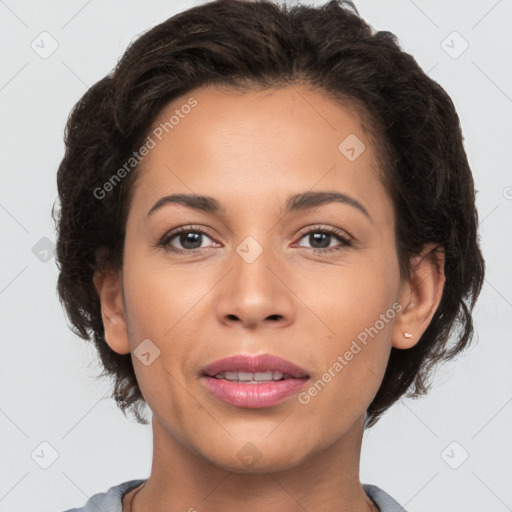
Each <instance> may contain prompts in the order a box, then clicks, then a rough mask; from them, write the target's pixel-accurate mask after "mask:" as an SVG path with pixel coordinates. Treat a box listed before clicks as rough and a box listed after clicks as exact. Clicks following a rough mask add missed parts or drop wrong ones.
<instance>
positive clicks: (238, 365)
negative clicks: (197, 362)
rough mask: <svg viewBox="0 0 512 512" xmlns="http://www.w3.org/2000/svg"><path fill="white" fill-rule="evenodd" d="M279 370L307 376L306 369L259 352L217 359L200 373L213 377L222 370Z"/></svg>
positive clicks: (295, 375)
mask: <svg viewBox="0 0 512 512" xmlns="http://www.w3.org/2000/svg"><path fill="white" fill-rule="evenodd" d="M269 371H273V372H281V373H287V374H288V375H290V376H292V377H295V378H296V379H301V378H303V377H309V375H308V374H307V372H306V370H304V369H303V368H300V367H298V366H296V365H295V364H293V363H291V362H290V361H287V360H286V359H283V358H282V357H278V356H273V355H272V354H260V355H257V356H247V355H243V354H237V355H236V356H230V357H225V358H224V359H218V360H217V361H214V362H213V363H210V364H209V365H208V366H205V367H204V368H203V369H202V370H201V374H202V375H207V376H210V377H215V375H217V374H218V373H224V372H251V373H255V372H269Z"/></svg>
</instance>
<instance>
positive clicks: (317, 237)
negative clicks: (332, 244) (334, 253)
mask: <svg viewBox="0 0 512 512" xmlns="http://www.w3.org/2000/svg"><path fill="white" fill-rule="evenodd" d="M311 237H312V238H311ZM329 237H330V235H326V234H325V233H313V234H311V235H310V243H311V240H314V243H311V246H312V247H315V244H316V243H318V242H319V241H320V242H325V241H326V240H327V245H325V244H323V245H321V247H318V246H316V247H315V248H317V249H318V248H319V249H325V248H327V247H329V240H328V238H329Z"/></svg>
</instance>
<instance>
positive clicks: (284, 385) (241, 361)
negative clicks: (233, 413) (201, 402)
mask: <svg viewBox="0 0 512 512" xmlns="http://www.w3.org/2000/svg"><path fill="white" fill-rule="evenodd" d="M229 371H231V372H251V373H255V372H267V371H277V372H281V373H286V374H287V375H289V376H290V377H293V378H287V379H285V380H279V381H273V382H261V383H259V384H250V383H240V382H231V381H228V380H226V379H217V378H215V375H217V374H219V373H223V372H229ZM308 379H309V375H308V374H307V373H306V371H305V370H303V369H302V368H299V367H298V366H296V365H294V364H293V363H291V362H290V361H287V360H285V359H282V358H280V357H277V356H272V355H270V354H261V355H259V356H256V357H252V356H245V355H241V354H240V355H236V356H232V357H226V358H224V359H219V360H218V361H214V362H213V363H211V364H209V365H208V366H206V367H205V368H203V370H202V378H201V380H202V382H203V383H204V384H205V386H206V387H207V388H208V389H209V390H210V391H211V392H212V393H213V394H214V395H215V396H216V397H217V398H219V399H220V400H222V401H224V402H226V403H228V404H230V405H234V406H237V407H247V408H253V409H255V408H260V407H270V406H273V405H277V404H278V403H280V402H282V401H284V400H286V399H287V398H288V397H289V396H291V395H293V394H295V393H297V392H298V391H299V390H300V389H301V388H302V387H303V386H304V384H305V383H306V381H307V380H308Z"/></svg>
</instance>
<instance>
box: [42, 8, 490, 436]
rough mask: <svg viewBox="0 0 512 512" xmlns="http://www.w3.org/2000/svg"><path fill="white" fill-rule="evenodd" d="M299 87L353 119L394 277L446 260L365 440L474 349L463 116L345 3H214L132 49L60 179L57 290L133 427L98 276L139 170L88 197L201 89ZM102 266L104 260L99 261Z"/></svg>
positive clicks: (79, 108) (114, 260)
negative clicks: (414, 264) (377, 177)
mask: <svg viewBox="0 0 512 512" xmlns="http://www.w3.org/2000/svg"><path fill="white" fill-rule="evenodd" d="M294 83H303V84H307V85H308V86H311V87H312V88H314V89H315V90H317V91H318V92H320V93H322V94H326V95H327V96H328V97H329V98H332V99H333V100H338V101H340V103H341V104H342V105H345V106H347V105H351V106H353V107H355V108H356V109H357V112H358V113H359V114H360V117H361V119H362V121H363V123H364V126H365V128H366V129H367V131H368V132H369V134H370V136H371V140H372V141H373V142H374V144H375V148H376V151H377V155H378V157H379V161H380V164H381V165H380V171H381V173H382V180H383V183H384V185H385V187H386V190H387V192H388V193H389V195H390V197H391V199H392V201H393V205H394V213H395V220H396V222H395V229H396V232H395V236H396V250H397V257H398V261H399V265H400V272H401V275H402V276H407V275H409V272H410V266H409V265H410V259H411V258H412V257H413V256H415V255H417V254H419V253H420V251H421V248H422V247H423V246H424V244H426V243H429V242H435V243H436V244H438V247H439V249H440V250H442V251H443V252H444V255H445V276H446V281H445V286H444V291H443V295H442V298H441V302H440V304H439V307H438V308H437V310H436V312H435V314H434V316H433V318H432V321H431V322H430V324H429V326H428V327H427V329H426V330H425V332H424V334H423V336H422V337H421V339H420V340H419V342H418V343H417V344H416V345H414V346H413V347H412V348H409V349H406V350H404V349H396V348H392V349H391V353H390V357H389V361H388V364H387V367H386V371H385V374H384V377H383V381H382V383H381V386H380V388H379V390H378V392H377V394H376V395H375V397H374V399H373V400H372V402H371V404H370V406H369V407H368V409H367V415H366V422H365V427H366V428H368V427H371V426H372V425H374V424H375V423H376V422H377V421H378V419H379V418H380V416H381V415H382V413H383V412H384V411H386V410H387V409H388V408H389V407H390V406H391V405H392V404H393V403H395V402H396V401H397V400H398V399H399V398H400V397H402V395H405V396H408V397H416V396H420V395H422V394H425V393H426V392H427V391H428V389H429V387H430V384H431V377H432V375H433V370H434V369H435V368H436V367H437V365H438V363H440V362H442V361H447V360H449V359H452V358H454V357H455V356H456V355H457V354H459V353H460V352H461V351H462V350H463V349H465V348H466V346H467V345H468V344H469V342H470V341H471V340H472V338H473V334H474V329H473V322H472V310H473V308H474V305H475V302H476V300H477V297H478V295H479V293H480V290H481V287H482V283H483V279H484V269H485V264H484V260H483V257H482V254H481V252H480V248H479V239H478V232H477V230H478V214H477V211H476V207H475V190H474V182H473V177H472V174H471V169H470V167H469V164H468V160H467V156H466V153H465V150H464V146H463V136H462V132H461V127H460V122H459V117H458V115H457V113H456V110H455V107H454V105H453V102H452V101H451V99H450V97H449V96H448V94H447V93H446V92H445V91H444V90H443V88H442V87H441V86H440V85H439V84H438V83H437V82H435V81H434V80H432V79H431V78H429V76H428V75H427V74H426V73H425V72H424V71H423V70H422V69H421V68H420V66H419V65H418V64H417V62H416V61H415V59H414V58H413V57H412V56H411V55H409V54H407V53H406V52H404V51H403V50H402V49H401V48H400V46H399V43H398V41H397V38H396V36H395V35H394V34H392V33H390V32H387V31H375V30H373V29H372V28H371V27H370V26H369V25H368V24H367V23H366V22H365V21H364V20H363V19H362V18H361V17H360V16H359V13H358V11H357V9H356V8H355V6H354V5H353V4H352V3H351V2H342V1H341V0H336V1H335V0H333V1H330V2H328V3H326V4H325V5H323V6H320V7H312V6H304V5H296V6H287V5H278V4H276V3H274V2H271V1H270V0H259V1H247V0H246V1H243V0H216V1H212V2H209V3H205V4H203V5H199V6H196V7H193V8H191V9H188V10H186V11H183V12H180V13H178V14H176V15H175V16H172V17H171V18H169V19H168V20H166V21H164V22H163V23H161V24H159V25H157V26H155V27H153V28H152V29H150V30H149V31H147V32H145V33H144V34H142V35H141V36H139V37H138V38H137V39H136V40H135V41H133V42H132V43H131V44H130V46H129V47H128V48H127V50H126V51H125V53H124V55H123V56H122V58H121V59H120V60H119V62H118V63H117V65H116V66H115V68H114V69H113V71H112V72H111V73H109V74H108V75H107V76H105V77H104V78H102V79H101V80H99V81H98V82H97V83H95V84H94V85H93V86H92V87H91V88H90V89H88V90H87V92H86V93H85V94H84V95H83V97H82V98H81V99H80V100H79V101H78V102H77V104H76V105H75V106H74V108H73V110H72V112H71V113H70V116H69V118H68V121H67V125H66V129H65V137H64V138H65V154H64V157H63V159H62V162H61V163H60V166H59V168H58V173H57V185H58V194H59V202H60V208H59V210H58V212H56V211H55V205H54V208H53V210H52V215H53V218H54V220H55V222H56V225H57V235H58V236H57V248H56V259H57V264H58V266H59V277H58V283H57V291H58V294H59V298H60V301H61V303H62V304H63V306H64V307H65V310H66V312H67V316H68V318H69V320H70V322H71V324H72V325H71V326H70V328H71V329H72V330H73V332H74V333H75V334H77V335H78V336H80V337H81V338H83V339H86V340H91V341H93V342H94V344H95V346H96V348H97V350H98V353H99V356H100V359H101V362H102V366H103V372H102V375H101V376H110V377H113V378H114V379H115V387H114V389H113V392H112V397H113V398H114V399H115V401H116V403H117V405H118V406H119V407H120V408H121V410H122V411H123V413H124V414H126V411H127V410H131V411H132V412H133V413H134V415H135V417H136V419H137V421H138V422H139V423H143V424H148V421H147V420H146V419H145V418H144V417H143V416H142V415H141V413H140V408H141V407H142V406H143V405H144V404H145V400H144V398H143V396H142V393H141V390H140V388H139V385H138V382H137V379H136V376H135V373H134V369H133V365H132V360H131V355H130V354H118V353H116V352H114V351H113V350H112V349H110V347H109V346H108V345H107V343H106V341H105V333H104V326H103V322H102V317H101V306H100V300H99V297H98V294H97V291H96V289H95V287H94V284H93V275H94V272H95V271H96V270H99V269H102V268H107V267H109V268H114V269H120V268H121V267H122V264H123V247H124V237H125V225H126V219H127V213H128V210H129V207H130V202H131V197H132V192H133V188H134V187H133V184H134V181H135V179H136V176H137V174H138V173H137V171H138V169H137V167H135V168H134V169H133V171H131V172H130V173H129V174H128V175H127V176H126V177H125V178H124V179H123V180H122V182H121V183H119V185H118V186H116V187H113V190H112V191H110V192H109V193H108V194H105V195H104V196H105V197H103V198H102V199H101V200H99V199H98V198H97V197H96V196H97V194H95V193H94V191H95V190H97V189H98V187H100V186H101V185H102V184H104V183H106V182H107V181H108V180H109V178H111V176H112V175H113V173H114V171H115V170H116V169H119V168H120V167H121V166H122V165H123V163H125V162H126V161H127V160H128V159H129V158H130V157H131V155H132V154H133V152H134V151H135V150H136V149H137V148H140V147H141V145H142V143H143V141H144V140H145V138H146V137H147V135H148V132H149V129H150V127H151V125H152V123H153V122H154V120H155V118H156V117H157V116H158V114H159V113H160V112H161V111H162V109H163V108H164V107H165V106H166V105H167V104H168V103H169V102H170V101H172V100H173V99H174V98H176V97H178V96H181V95H184V94H186V93H188V92H190V91H192V90H193V89H195V88H197V87H200V86H207V85H214V86H218V87H228V88H229V87H232V88H236V89H238V90H241V91H246V90H250V89H260V90H265V89H272V88H276V87H281V86H286V85H292V84H294ZM100 247H103V248H104V251H105V258H104V259H102V260H101V261H99V260H98V259H97V257H96V254H97V249H98V248H100Z"/></svg>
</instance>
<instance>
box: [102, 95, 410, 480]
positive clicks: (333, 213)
mask: <svg viewBox="0 0 512 512" xmlns="http://www.w3.org/2000/svg"><path fill="white" fill-rule="evenodd" d="M190 98H193V100H190ZM194 101H195V103H194ZM187 102H188V103H187ZM186 104H188V105H194V106H193V108H192V107H191V108H183V105H186ZM176 110H178V112H179V114H178V113H176ZM173 115H175V118H174V119H173V121H172V127H171V128H169V126H170V125H169V124H168V125H167V132H168V133H166V130H165V129H164V130H162V128H161V127H162V123H165V122H169V119H170V118H171V116H173ZM176 119H178V121H177V122H176ZM159 127H160V129H159ZM156 134H158V136H157V135H156ZM149 135H150V137H151V139H152V141H153V142H154V144H153V143H150V144H149V145H150V146H154V147H152V148H151V149H150V150H149V152H148V154H147V155H146V156H145V157H144V159H143V163H142V166H141V169H140V176H139V177H138V180H137V182H136V186H135V189H134V195H133V199H132V203H131V205H130V210H129V215H128V219H127V225H126V239H125V257H124V264H123V269H122V275H121V279H122V292H123V304H122V322H125V325H126V329H127V333H126V336H125V337H124V338H123V336H121V335H119V336H113V337H109V338H110V339H109V341H108V342H109V344H110V345H111V347H112V348H113V349H114V350H116V351H117V352H119V353H128V352H130V351H131V352H132V359H133V364H134V368H135V372H136V376H137V379H138V382H139V385H140V388H141V390H142V393H143V395H144V398H145V399H146V401H147V403H148V405H149V407H150V408H151V410H152V412H153V421H154V422H157V423H158V425H159V426H160V429H161V431H162V432H165V435H167V436H169V438H172V439H174V440H176V441H177V442H179V443H180V444H181V445H182V446H185V447H186V448H187V449H188V450H191V451H192V452H193V453H195V454H197V455H199V456H200V457H202V458H203V459H205V460H208V461H211V462H212V463H214V464H215V465H217V466H221V467H224V468H227V469H229V470H231V471H238V472H241V471H244V470H245V467H244V462H243V460H242V458H241V457H240V456H239V453H238V452H239V450H240V449H241V448H242V447H244V446H246V447H247V446H251V448H246V449H249V450H255V452H256V451H257V452H259V453H261V454H262V455H263V457H262V458H261V461H260V462H259V463H258V468H257V469H258V470H259V471H268V470H270V469H273V470H277V469H285V468H288V467H292V466H294V465H296V464H298V463H300V462H301V461H304V460H306V459H307V458H308V457H311V456H312V455H314V454H316V453H319V452H320V451H321V450H325V449H326V448H328V447H329V446H331V445H332V444H333V443H335V442H336V441H337V440H339V439H341V438H342V437H343V436H344V435H345V434H346V433H347V432H348V431H349V430H350V429H351V428H352V426H353V425H354V424H355V423H356V422H357V421H358V420H360V419H361V417H362V416H364V414H365V410H366V408H367V407H368V405H369V404H370V402H371V401H372V399H373V397H374V396H375V394H376V392H377V390H378V388H379V386H380V383H381V378H382V376H383V374H384V370H385V367H386V364H387V360H388V356H389V352H390V349H391V346H392V342H393V337H394V336H395V335H396V333H395V332H394V330H395V329H394V323H395V316H396V314H397V312H398V311H399V309H400V308H401V307H402V306H401V305H400V300H399V297H400V292H401V281H400V275H399V267H398V260H397V254H396V250H395V238H394V225H395V221H394V216H393V205H392V203H391V200H390V198H389V197H388V195H387V193H386V190H385V189H384V187H383V185H382V184H381V182H380V180H379V178H378V172H379V170H378V166H377V158H376V150H375V148H373V147H372V145H371V143H370V140H369V138H368V134H367V133H365V131H364V130H363V127H362V124H361V122H360V119H359V118H358V116H357V115H356V114H355V113H354V112H352V111H351V110H349V109H348V108H345V107H343V106H342V105H340V104H338V103H336V102H334V101H332V100H330V99H328V98H327V97H325V96H323V95H321V94H319V93H318V92H316V91H313V90H308V89H306V88H299V87H293V88H292V87H286V88H283V89H280V90H272V91H265V92H259V93H257V92H246V93H243V94H242V93H234V92H227V91H221V90H219V89H216V88H201V89H197V90H195V91H193V92H192V93H190V94H189V95H187V96H184V97H182V98H180V99H179V100H176V101H174V102H173V103H172V105H169V106H168V107H167V108H166V109H165V110H164V111H163V112H162V113H161V115H160V116H159V118H158V119H157V120H156V122H155V123H154V126H153V128H152V131H151V132H150V134H149ZM160 139H161V140H160ZM340 144H341V145H340ZM363 144H364V146H363ZM363 148H364V150H363ZM320 192H327V193H330V194H331V196H330V197H331V198H333V197H335V194H339V195H338V196H337V197H338V198H339V200H331V201H327V202H325V201H322V200H321V199H322V198H321V197H320V195H319V193H320ZM174 194H185V195H191V196H192V197H194V196H207V197H209V198H212V199H214V201H215V202H216V204H217V206H218V207H219V208H218V209H217V210H212V209H210V210H208V209H204V208H202V209H201V208H193V207H191V205H190V204H189V205H187V204H185V203H183V202H174V201H171V200H164V201H161V199H162V198H165V197H167V196H171V195H174ZM304 194H306V195H305V196H303V197H302V199H301V196H302V195H304ZM308 194H309V196H308ZM313 194H315V195H313ZM293 196H297V197H299V199H295V200H293V199H290V198H293ZM319 197H320V201H319V200H318V198H319ZM315 198H316V199H315ZM324 200H325V197H324ZM202 204H203V205H204V204H206V202H205V201H203V203H202ZM155 205H156V206H155ZM180 229H181V230H183V231H182V232H181V233H180V232H179V230H180ZM144 340H149V341H145V342H144V343H145V344H146V345H141V347H143V348H144V350H142V349H139V350H142V352H144V353H145V354H146V355H145V356H144V357H145V362H146V363H148V364H144V363H143V362H142V361H141V359H139V356H137V354H138V353H139V351H138V350H137V347H138V346H139V345H140V344H141V343H142V342H143V341H144ZM134 351H135V352H134ZM147 354H149V355H147ZM239 354H243V355H248V356H254V355H259V354H271V355H275V356H278V357H280V358H283V359H285V360H287V361H289V362H291V363H293V364H294V365H296V366H298V367H300V368H301V369H303V370H304V371H305V373H306V374H307V378H304V379H301V380H300V383H297V382H294V385H295V387H294V388H293V390H292V391H291V394H289V395H286V396H285V397H284V398H281V399H280V400H278V401H277V402H270V403H269V404H267V405H262V404H261V403H260V402H257V401H256V402H255V403H253V404H252V406H249V403H248V402H246V403H244V404H241V403H238V405H237V404H234V403H232V401H231V402H230V401H229V400H228V401H225V400H224V399H222V398H219V396H218V395H217V394H216V393H214V392H212V391H211V390H210V387H209V386H208V385H207V384H206V380H207V377H205V376H204V375H203V374H202V371H203V369H204V368H205V366H207V365H209V364H211V363H212V362H214V361H216V360H219V359H222V358H225V357H228V356H233V355H239ZM139 355H140V354H139ZM218 380H220V379H218ZM297 380H298V379H295V381H297ZM228 385H229V386H260V384H240V385H236V384H235V385H233V384H229V383H228ZM276 385H277V386H281V384H276ZM267 386H268V384H267ZM216 389H218V386H217V388H216ZM255 404H256V405H255ZM258 404H259V405H258ZM248 442H250V443H252V445H246V443H248ZM254 447H256V448H254ZM253 471H254V470H253Z"/></svg>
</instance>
